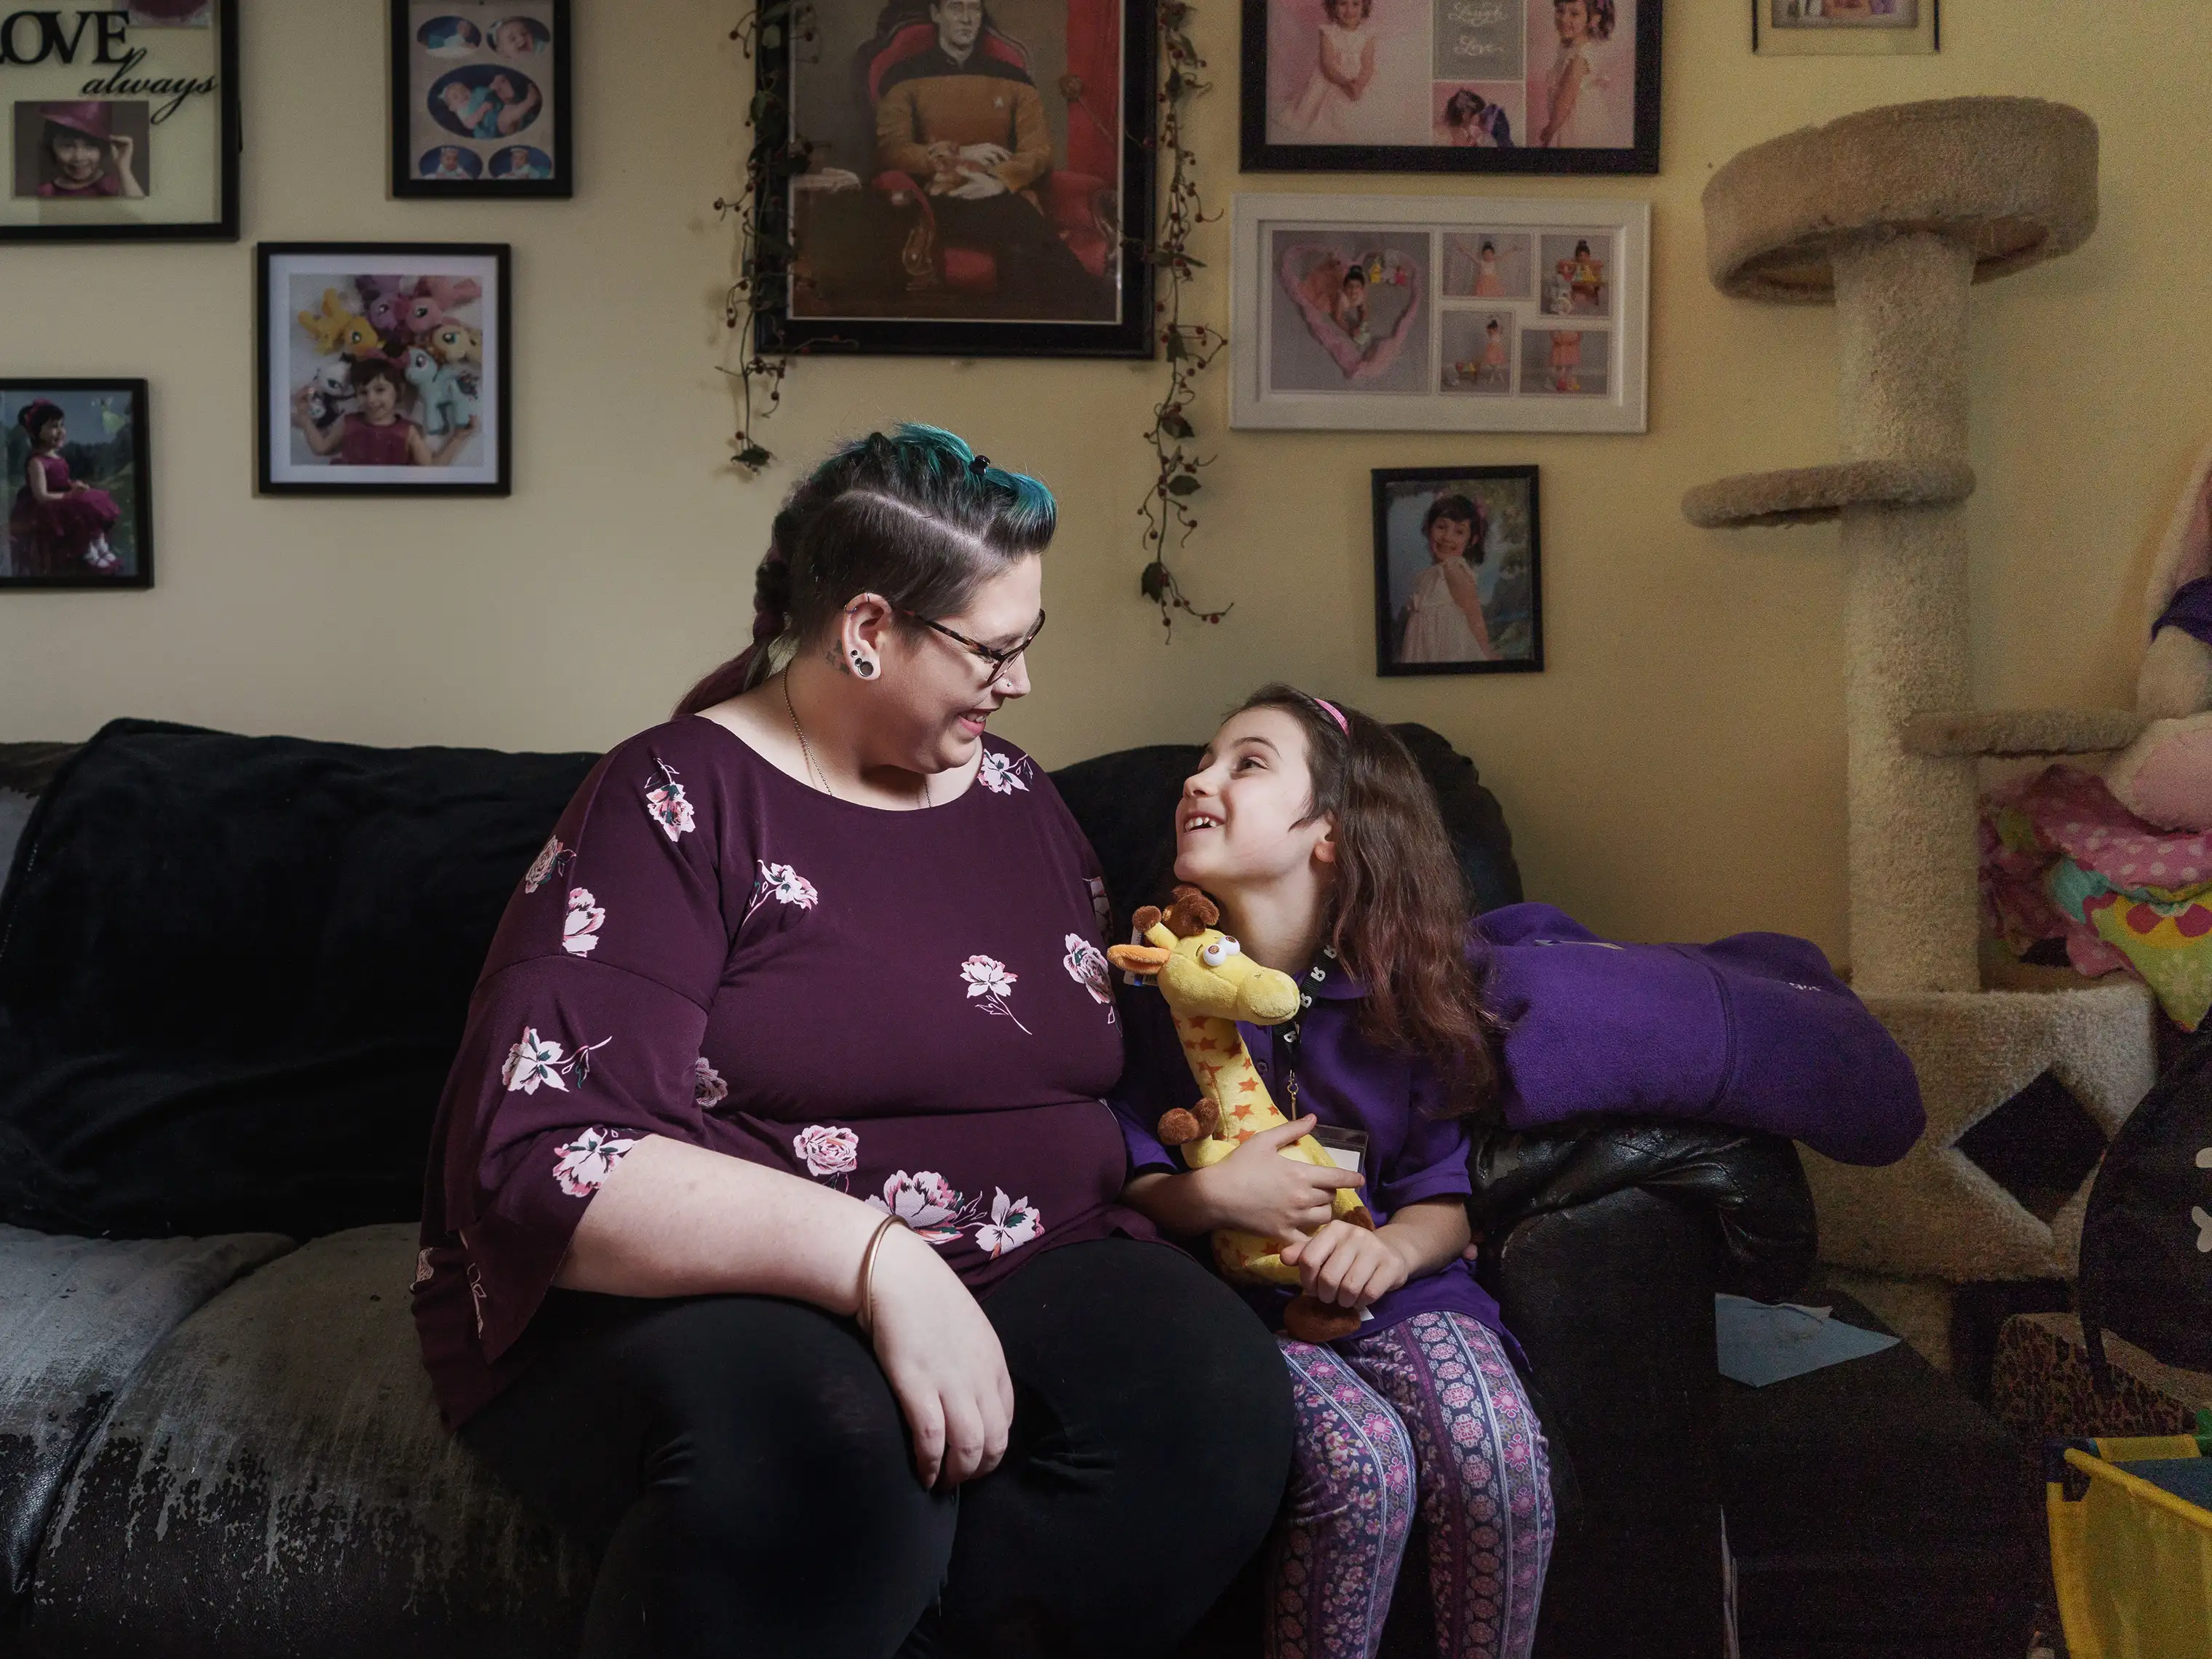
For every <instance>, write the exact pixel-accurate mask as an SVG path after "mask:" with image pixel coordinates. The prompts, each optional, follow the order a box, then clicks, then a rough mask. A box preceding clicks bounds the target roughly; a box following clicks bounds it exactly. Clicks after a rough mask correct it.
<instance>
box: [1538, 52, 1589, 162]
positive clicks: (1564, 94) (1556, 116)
mask: <svg viewBox="0 0 2212 1659" xmlns="http://www.w3.org/2000/svg"><path fill="white" fill-rule="evenodd" d="M1588 74H1589V62H1588V61H1587V60H1586V59H1584V58H1576V59H1575V61H1574V62H1573V63H1571V64H1569V65H1568V66H1567V78H1566V80H1565V82H1563V83H1562V84H1561V85H1560V88H1559V100H1558V101H1557V102H1555V103H1554V104H1553V106H1552V108H1551V112H1550V113H1549V114H1547V116H1546V117H1545V118H1544V136H1543V137H1541V138H1540V139H1538V140H1537V141H1536V143H1537V146H1538V148H1540V149H1544V148H1548V147H1549V146H1550V144H1551V142H1552V140H1553V138H1554V137H1558V135H1559V129H1560V128H1561V127H1563V126H1565V125H1566V124H1567V118H1568V117H1569V116H1571V115H1572V114H1573V113H1574V112H1575V94H1577V93H1579V92H1580V91H1581V90H1582V89H1583V76H1586V75H1588Z"/></svg>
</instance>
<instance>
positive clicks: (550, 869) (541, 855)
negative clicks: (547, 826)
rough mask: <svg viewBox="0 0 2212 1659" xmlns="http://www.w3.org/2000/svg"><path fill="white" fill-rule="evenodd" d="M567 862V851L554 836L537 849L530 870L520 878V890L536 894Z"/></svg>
mask: <svg viewBox="0 0 2212 1659" xmlns="http://www.w3.org/2000/svg"><path fill="white" fill-rule="evenodd" d="M567 862H568V848H565V847H563V846H562V845H561V837H560V836H554V837H553V839H552V840H550V841H549V842H546V843H545V845H544V847H542V848H539V849H538V856H537V857H536V858H534V859H532V860H531V861H530V869H529V871H528V872H526V874H525V875H524V876H523V878H522V890H523V891H524V892H526V893H534V892H536V891H537V890H538V889H539V888H541V887H543V886H544V884H545V883H546V881H547V879H548V878H550V877H551V876H552V875H553V873H554V872H556V871H557V870H559V869H560V867H561V866H562V865H563V864H565V863H567Z"/></svg>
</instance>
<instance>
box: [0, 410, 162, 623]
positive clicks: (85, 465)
mask: <svg viewBox="0 0 2212 1659" xmlns="http://www.w3.org/2000/svg"><path fill="white" fill-rule="evenodd" d="M146 425H147V422H146V382H145V381H143V380H0V458H4V460H5V463H6V465H5V466H4V467H0V488H4V489H6V491H7V494H8V501H9V507H8V517H7V520H6V522H5V523H4V524H0V590H5V589H8V588H19V587H70V588H84V587H151V586H153V585H154V495H153V483H152V480H151V478H150V477H149V475H148V472H147V465H146Z"/></svg>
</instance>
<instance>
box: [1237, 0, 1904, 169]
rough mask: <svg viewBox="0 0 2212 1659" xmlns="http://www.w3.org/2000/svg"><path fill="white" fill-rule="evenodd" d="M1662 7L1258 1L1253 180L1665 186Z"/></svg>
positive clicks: (1248, 151) (1253, 19)
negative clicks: (1269, 175) (1426, 176)
mask: <svg viewBox="0 0 2212 1659" xmlns="http://www.w3.org/2000/svg"><path fill="white" fill-rule="evenodd" d="M1661 3H1662V0H1244V40H1243V106H1242V116H1243V121H1242V133H1241V137H1242V143H1241V155H1242V160H1243V167H1244V170H1245V171H1246V172H1248V173H1258V172H1290V173H1656V172H1658V171H1659V15H1660V7H1661ZM1930 3H1932V0H1930Z"/></svg>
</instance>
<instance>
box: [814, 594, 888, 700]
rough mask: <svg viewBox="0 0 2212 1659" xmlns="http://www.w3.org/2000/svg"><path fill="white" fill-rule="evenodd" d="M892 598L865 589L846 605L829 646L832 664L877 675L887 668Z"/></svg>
mask: <svg viewBox="0 0 2212 1659" xmlns="http://www.w3.org/2000/svg"><path fill="white" fill-rule="evenodd" d="M892 620H893V612H892V611H891V606H890V600H888V599H884V596H883V595H882V594H880V593H862V594H860V595H858V596H856V597H855V598H854V599H853V600H852V601H851V602H850V603H848V605H846V606H845V614H844V615H843V616H842V617H839V618H838V621H837V635H836V640H835V641H833V642H832V644H831V645H830V647H829V665H830V666H831V667H832V668H837V669H842V670H843V671H845V672H846V673H848V674H856V675H858V676H859V677H860V678H862V679H864V680H872V679H874V678H876V677H877V676H878V675H879V674H881V673H882V672H883V671H884V639H885V637H886V636H887V635H889V634H890V629H891V623H892Z"/></svg>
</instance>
